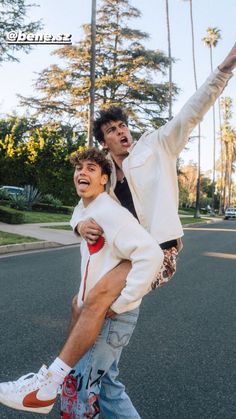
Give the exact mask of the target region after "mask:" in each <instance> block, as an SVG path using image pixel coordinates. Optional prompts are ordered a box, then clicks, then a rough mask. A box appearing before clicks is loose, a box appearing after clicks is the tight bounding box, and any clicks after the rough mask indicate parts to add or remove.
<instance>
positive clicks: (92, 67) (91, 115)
mask: <svg viewBox="0 0 236 419" xmlns="http://www.w3.org/2000/svg"><path fill="white" fill-rule="evenodd" d="M96 6H97V5H96V0H92V11H91V58H90V92H89V118H88V121H89V125H88V144H89V147H92V145H93V121H94V94H95V61H96Z"/></svg>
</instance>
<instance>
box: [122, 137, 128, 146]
mask: <svg viewBox="0 0 236 419" xmlns="http://www.w3.org/2000/svg"><path fill="white" fill-rule="evenodd" d="M120 142H121V144H123V145H128V144H129V141H128V138H126V137H122V138H121V140H120Z"/></svg>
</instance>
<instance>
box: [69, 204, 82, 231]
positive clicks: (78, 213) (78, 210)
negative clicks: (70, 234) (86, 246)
mask: <svg viewBox="0 0 236 419" xmlns="http://www.w3.org/2000/svg"><path fill="white" fill-rule="evenodd" d="M81 202H82V201H79V203H78V205H76V207H75V208H74V211H73V214H72V217H71V220H70V225H71V227H72V228H73V231H74V233H75V234H76V235H79V234H78V233H77V230H76V226H77V224H78V223H79V222H80V221H82V220H83V216H82V204H81Z"/></svg>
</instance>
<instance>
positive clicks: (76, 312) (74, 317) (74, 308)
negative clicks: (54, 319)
mask: <svg viewBox="0 0 236 419" xmlns="http://www.w3.org/2000/svg"><path fill="white" fill-rule="evenodd" d="M77 298H78V294H76V295H75V296H74V297H73V299H72V304H71V318H70V323H69V327H68V336H67V339H68V337H69V336H70V334H71V331H72V329H73V327H74V325H75V324H76V323H77V321H78V318H79V316H80V314H81V311H82V308H80V307H78V304H77Z"/></svg>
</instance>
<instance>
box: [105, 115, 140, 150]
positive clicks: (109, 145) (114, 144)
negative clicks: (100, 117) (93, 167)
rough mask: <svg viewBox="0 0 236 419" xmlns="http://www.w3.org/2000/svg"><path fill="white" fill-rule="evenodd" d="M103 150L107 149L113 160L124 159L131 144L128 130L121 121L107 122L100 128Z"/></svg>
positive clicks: (131, 140)
mask: <svg viewBox="0 0 236 419" xmlns="http://www.w3.org/2000/svg"><path fill="white" fill-rule="evenodd" d="M101 131H102V132H103V136H104V138H103V142H102V145H103V148H105V149H108V150H109V151H110V153H111V155H112V157H113V158H116V157H120V158H125V157H126V156H127V155H128V149H129V147H130V146H131V145H132V143H133V139H132V136H131V134H130V130H129V128H128V127H127V125H126V123H125V122H123V121H109V122H107V123H106V124H103V125H102V126H101Z"/></svg>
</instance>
